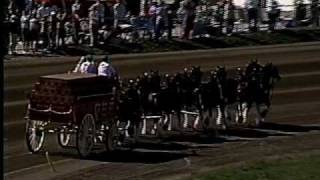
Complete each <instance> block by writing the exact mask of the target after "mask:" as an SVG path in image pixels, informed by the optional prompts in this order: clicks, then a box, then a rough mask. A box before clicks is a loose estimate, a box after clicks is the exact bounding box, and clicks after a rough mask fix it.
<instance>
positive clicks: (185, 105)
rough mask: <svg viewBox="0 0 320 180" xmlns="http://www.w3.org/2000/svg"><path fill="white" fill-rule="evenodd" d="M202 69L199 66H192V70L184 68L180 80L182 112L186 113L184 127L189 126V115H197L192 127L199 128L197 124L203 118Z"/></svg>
mask: <svg viewBox="0 0 320 180" xmlns="http://www.w3.org/2000/svg"><path fill="white" fill-rule="evenodd" d="M202 74H203V73H202V71H201V69H200V67H199V66H193V67H191V70H188V69H187V68H185V69H184V72H183V74H182V75H181V80H180V92H179V94H180V97H181V107H182V108H181V110H182V111H181V113H182V114H183V115H184V122H183V128H187V127H189V126H190V125H189V120H188V116H190V115H191V116H193V117H195V120H194V121H193V123H192V128H198V127H197V125H198V123H199V120H200V118H201V104H202V102H201V94H200V86H201V80H202Z"/></svg>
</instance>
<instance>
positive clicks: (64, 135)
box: [57, 128, 71, 147]
mask: <svg viewBox="0 0 320 180" xmlns="http://www.w3.org/2000/svg"><path fill="white" fill-rule="evenodd" d="M57 136H58V137H57V138H58V143H59V145H60V146H61V147H67V146H68V144H69V142H70V139H71V134H69V133H68V129H67V128H63V129H61V131H60V132H59V133H58V134H57Z"/></svg>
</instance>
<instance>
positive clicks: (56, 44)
mask: <svg viewBox="0 0 320 180" xmlns="http://www.w3.org/2000/svg"><path fill="white" fill-rule="evenodd" d="M63 2H64V1H63ZM72 2H73V3H72V4H65V3H62V4H61V3H60V4H55V3H49V2H48V1H45V0H40V1H35V0H27V1H26V3H25V6H24V8H23V9H21V8H20V9H18V8H16V7H14V5H13V4H14V3H11V4H10V6H9V7H8V16H7V21H8V24H9V30H10V33H9V54H14V53H16V52H17V46H18V45H20V50H19V52H21V53H22V54H25V53H35V52H39V51H42V52H51V51H52V50H57V49H63V48H64V47H65V46H67V45H78V44H85V45H88V46H90V47H95V46H97V45H100V44H105V43H108V40H110V38H112V37H116V36H123V35H124V37H123V38H124V39H126V40H131V41H133V40H135V39H139V38H145V37H148V38H150V39H154V40H158V39H160V38H169V39H170V38H172V34H173V29H175V30H177V29H178V30H177V31H178V32H176V34H178V36H179V37H180V38H182V39H189V38H191V37H192V34H195V31H196V29H199V27H200V26H199V24H201V23H202V24H207V25H208V24H210V23H211V22H212V21H214V22H215V23H216V24H217V25H218V27H219V28H218V29H219V31H220V32H222V31H223V28H224V29H225V30H224V32H225V33H226V34H231V33H232V32H233V31H234V24H235V21H236V20H237V19H239V17H236V14H235V11H236V6H235V5H234V3H233V1H232V0H223V1H219V2H218V3H217V4H215V6H211V7H214V8H208V7H210V6H209V5H208V3H207V2H206V1H200V0H181V1H177V2H178V6H174V5H172V4H171V5H169V4H166V3H165V1H163V0H141V1H140V3H141V7H140V9H139V13H136V12H132V11H131V10H130V9H128V2H127V1H126V0H113V1H109V0H104V1H102V0H96V1H94V2H92V3H91V4H90V3H89V4H88V2H90V1H80V0H74V1H72ZM201 2H202V3H201ZM203 2H204V3H203ZM256 2H257V1H255V0H247V2H246V10H247V16H248V18H247V20H248V24H249V27H250V29H251V30H253V31H255V30H257V24H258V21H259V17H258V16H259V15H258V4H257V3H256ZM317 7H318V6H317ZM316 12H317V13H319V12H318V11H315V13H316ZM268 15H269V20H270V23H269V26H270V29H271V30H273V29H274V27H275V22H276V21H277V20H278V18H279V16H280V10H279V6H278V3H277V2H276V1H275V0H272V5H271V8H270V11H269V13H268ZM210 16H211V17H212V18H210ZM318 21H319V20H318ZM206 22H207V23H206ZM211 24H212V23H211ZM195 26H197V27H195ZM177 27H179V28H177ZM200 29H201V28H200ZM128 34H129V36H126V35H128Z"/></svg>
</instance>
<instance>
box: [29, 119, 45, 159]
mask: <svg viewBox="0 0 320 180" xmlns="http://www.w3.org/2000/svg"><path fill="white" fill-rule="evenodd" d="M42 123H43V122H41V121H36V120H30V119H28V120H27V122H26V142H27V146H28V149H29V151H30V152H32V153H36V152H39V151H40V150H41V148H42V147H43V144H44V138H45V134H44V129H43V127H42Z"/></svg>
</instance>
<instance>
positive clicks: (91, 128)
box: [76, 114, 96, 158]
mask: <svg viewBox="0 0 320 180" xmlns="http://www.w3.org/2000/svg"><path fill="white" fill-rule="evenodd" d="M95 133H96V128H95V120H94V117H93V115H92V114H86V115H85V116H84V117H83V118H82V121H81V124H80V125H79V129H78V131H77V140H76V143H77V149H78V153H79V155H80V157H82V158H86V157H88V156H89V155H90V153H91V152H92V149H93V146H94V139H95Z"/></svg>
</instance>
